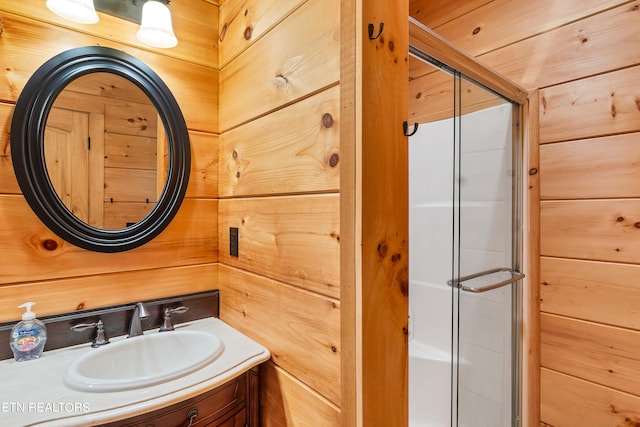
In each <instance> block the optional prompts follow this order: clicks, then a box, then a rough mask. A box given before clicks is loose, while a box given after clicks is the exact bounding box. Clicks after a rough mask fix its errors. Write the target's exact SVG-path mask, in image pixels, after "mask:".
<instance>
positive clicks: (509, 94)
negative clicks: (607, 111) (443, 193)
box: [409, 17, 528, 427]
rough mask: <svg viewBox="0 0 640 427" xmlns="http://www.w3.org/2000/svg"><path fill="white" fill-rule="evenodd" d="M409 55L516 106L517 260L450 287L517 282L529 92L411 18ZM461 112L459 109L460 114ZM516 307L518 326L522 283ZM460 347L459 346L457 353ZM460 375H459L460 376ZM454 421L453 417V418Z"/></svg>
mask: <svg viewBox="0 0 640 427" xmlns="http://www.w3.org/2000/svg"><path fill="white" fill-rule="evenodd" d="M409 54H410V55H412V56H415V57H416V58H418V59H421V60H423V61H426V62H428V63H430V64H432V65H434V66H436V67H437V68H440V69H442V70H443V71H445V72H448V73H450V74H452V75H453V76H454V78H456V79H461V78H465V79H466V80H469V81H471V82H473V83H475V84H477V85H478V86H480V87H482V88H484V89H486V90H488V91H490V92H493V93H495V94H496V95H498V96H500V97H502V98H504V99H505V100H506V101H508V102H510V103H512V104H513V105H514V107H513V108H514V110H515V113H516V114H514V115H513V123H514V124H513V126H514V128H513V131H512V138H513V141H514V143H513V146H512V148H513V151H512V156H513V158H512V165H513V166H514V175H513V176H514V185H513V188H512V197H513V206H512V215H513V217H512V234H511V235H512V249H513V255H512V258H513V261H512V267H511V268H510V269H495V270H490V271H488V272H481V273H477V274H473V275H470V276H465V277H458V278H454V279H452V280H450V281H448V284H449V285H450V286H455V287H459V288H460V290H463V291H467V292H482V291H485V290H490V289H495V288H498V287H501V286H506V285H509V284H514V283H516V284H517V282H519V281H521V280H522V279H523V278H524V274H522V273H520V271H521V266H522V263H523V259H522V258H523V257H522V254H523V239H522V218H523V215H522V190H521V180H522V164H523V149H522V145H523V133H522V131H523V117H524V115H523V110H524V106H525V105H526V103H527V100H528V93H527V91H526V90H524V89H523V88H521V87H519V86H518V85H516V84H514V83H512V82H511V81H509V80H507V79H505V78H504V77H502V76H500V75H499V74H497V73H495V72H494V71H492V70H490V69H488V68H486V67H484V66H483V65H481V64H479V63H478V62H477V61H476V60H475V59H474V58H472V57H470V56H468V55H466V54H464V53H463V52H460V51H458V50H457V49H456V48H455V47H453V46H452V45H450V44H449V43H448V42H446V41H445V40H444V39H442V38H441V37H440V36H438V35H437V34H435V33H434V32H433V31H432V30H431V29H429V28H428V27H425V26H424V25H422V24H421V23H420V22H418V21H417V20H415V19H413V18H411V17H410V18H409ZM455 109H456V108H454V110H455ZM458 112H459V111H456V114H457V113H458ZM498 270H500V271H503V270H510V271H511V273H512V278H511V279H509V280H505V281H502V282H500V283H497V284H494V285H493V286H489V287H487V288H486V289H485V288H483V289H474V288H465V287H464V286H463V285H462V282H464V281H466V280H470V279H472V278H476V277H479V276H482V275H484V274H490V273H495V272H496V271H498ZM511 295H512V309H513V316H514V317H513V319H512V322H513V324H515V325H521V324H522V295H523V293H522V291H521V287H520V286H517V285H516V286H514V287H513V288H512V293H511ZM511 338H512V343H514V345H513V346H512V349H511V350H512V363H513V365H512V371H513V378H512V401H511V406H512V411H511V413H512V423H513V424H512V427H518V426H520V425H521V421H522V420H521V407H522V394H521V384H522V381H521V376H522V363H521V358H522V342H521V341H522V340H521V338H522V337H521V334H520V330H519V329H518V328H515V327H512V337H511ZM457 351H458V350H457V349H456V352H457ZM456 377H457V375H456ZM452 390H453V389H452ZM452 421H453V419H452Z"/></svg>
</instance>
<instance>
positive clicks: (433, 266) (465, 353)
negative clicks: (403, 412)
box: [409, 104, 512, 427]
mask: <svg viewBox="0 0 640 427" xmlns="http://www.w3.org/2000/svg"><path fill="white" fill-rule="evenodd" d="M511 112H512V107H511V105H510V104H503V105H501V106H498V107H493V108H490V109H486V110H483V111H478V112H475V113H471V114H468V115H465V116H463V117H462V119H461V128H462V129H461V130H462V131H461V141H462V143H461V144H462V147H461V148H462V160H461V171H462V173H461V175H460V176H459V177H455V179H456V180H457V179H458V178H459V179H460V196H461V206H462V207H461V213H460V225H461V230H460V253H461V256H460V258H461V272H460V274H461V275H467V274H472V273H476V272H479V271H484V270H488V269H490V268H494V267H509V266H510V265H511V233H510V231H511V221H512V217H511V209H512V208H511V204H512V203H511V197H512V194H511V188H512V183H511V180H512V152H511V140H512V137H511V131H512V125H511ZM453 135H454V124H453V121H452V120H442V121H438V122H433V123H428V124H421V125H420V127H419V128H418V132H417V133H416V135H414V136H412V137H411V138H410V141H409V207H410V209H409V229H410V240H409V275H410V282H411V284H412V287H411V288H410V291H409V292H410V294H409V295H410V301H409V303H410V306H411V310H412V316H413V319H412V320H413V333H412V340H419V341H422V340H426V341H427V343H428V344H429V345H434V346H436V347H439V348H444V349H445V350H447V351H451V316H452V309H451V307H450V306H447V304H444V305H443V304H442V302H441V301H440V299H441V298H440V299H439V298H437V297H436V296H435V295H433V296H429V295H428V292H429V291H428V289H429V287H426V288H425V287H421V288H420V290H418V289H417V286H413V285H414V284H415V283H429V284H430V285H431V289H442V288H446V287H447V285H446V281H447V280H448V279H450V278H451V277H452V250H453V241H452V229H453V212H452V209H453V207H452V198H453V182H454V176H453V161H454V150H453ZM455 275H457V272H456V273H455ZM414 288H415V289H414ZM424 289H427V291H425V290H424ZM412 290H415V291H416V292H415V295H414V294H412ZM431 292H433V290H432V291H431ZM435 301H438V303H437V306H435V305H434V303H435ZM424 311H426V312H427V314H425V313H424ZM510 321H511V293H510V289H509V288H502V289H499V290H496V291H491V292H487V293H483V294H470V293H462V294H461V299H460V332H459V334H460V335H459V339H460V357H461V359H462V360H464V363H461V365H460V376H459V390H458V391H459V414H460V419H459V421H460V425H468V426H474V427H482V426H497V425H509V421H508V417H510V409H511V402H510V399H509V396H510V394H511V389H510V387H511V369H510V357H511V329H510V327H511V325H510ZM443 346H444V347H443ZM409 376H410V377H411V376H412V372H411V371H410V372H409ZM410 381H411V380H410ZM425 381H429V379H425ZM432 386H433V387H439V385H436V384H433V385H432ZM440 387H443V388H449V387H450V385H440ZM414 400H415V399H414ZM410 401H411V399H410ZM427 422H428V420H427Z"/></svg>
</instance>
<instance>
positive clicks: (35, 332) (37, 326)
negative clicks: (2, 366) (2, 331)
mask: <svg viewBox="0 0 640 427" xmlns="http://www.w3.org/2000/svg"><path fill="white" fill-rule="evenodd" d="M32 305H35V302H25V303H24V304H22V305H19V306H18V308H26V311H25V312H24V313H23V314H22V321H21V322H18V324H17V325H15V326H14V327H13V329H11V337H10V340H11V350H12V351H13V356H14V357H15V359H16V361H18V362H22V361H23V360H32V359H37V358H39V357H40V356H41V355H42V351H43V350H44V344H45V343H46V342H47V327H46V326H45V325H44V323H42V322H41V321H40V320H38V319H36V314H35V313H34V312H33V311H31V306H32Z"/></svg>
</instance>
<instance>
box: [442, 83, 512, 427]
mask: <svg viewBox="0 0 640 427" xmlns="http://www.w3.org/2000/svg"><path fill="white" fill-rule="evenodd" d="M455 92H456V100H457V102H456V109H457V112H456V113H457V114H456V115H455V119H454V122H456V131H455V134H456V138H455V150H454V151H455V154H454V183H453V189H454V190H453V193H454V196H453V199H454V202H453V211H452V215H453V233H452V237H453V244H452V246H453V254H452V255H453V256H452V260H453V262H452V278H451V280H450V281H449V282H448V284H449V285H450V286H451V287H452V350H453V351H452V354H453V358H454V360H453V367H454V369H453V370H452V380H453V385H452V387H453V392H452V399H454V401H453V402H452V425H454V426H466V427H496V426H505V427H506V426H517V425H518V409H519V405H518V384H517V379H518V378H519V372H518V371H519V369H518V366H517V365H518V363H517V361H518V355H519V348H518V346H519V340H518V326H517V325H518V324H519V322H518V320H519V319H518V317H519V295H518V292H519V288H518V286H517V285H518V280H519V279H521V278H522V275H521V274H520V273H519V272H518V270H519V259H518V256H517V255H518V254H519V250H518V246H519V233H518V230H517V228H516V226H517V224H518V223H519V221H518V216H519V215H518V205H517V204H516V203H515V202H516V201H517V200H518V198H519V197H518V194H517V191H518V183H517V177H518V170H517V169H518V162H517V158H518V154H519V153H517V152H514V147H517V144H514V135H517V132H515V129H516V125H517V122H516V120H517V118H518V107H517V106H514V105H513V104H512V103H511V102H509V101H507V100H505V99H504V98H502V97H500V96H498V95H496V94H495V93H493V92H491V91H489V90H487V89H485V88H483V87H481V86H479V85H477V84H475V83H474V82H472V81H469V80H467V79H465V78H464V76H460V77H459V78H458V79H457V80H456V90H455Z"/></svg>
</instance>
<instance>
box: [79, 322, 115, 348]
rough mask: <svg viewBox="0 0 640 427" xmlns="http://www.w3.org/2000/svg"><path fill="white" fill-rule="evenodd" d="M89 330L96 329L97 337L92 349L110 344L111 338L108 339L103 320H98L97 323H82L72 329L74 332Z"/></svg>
mask: <svg viewBox="0 0 640 427" xmlns="http://www.w3.org/2000/svg"><path fill="white" fill-rule="evenodd" d="M89 328H96V337H95V338H94V339H93V342H92V343H91V347H93V348H96V347H100V346H101V345H105V344H109V338H107V334H106V333H105V332H104V323H102V320H98V321H97V322H95V323H80V324H78V325H74V326H72V327H71V328H70V329H71V330H72V331H76V332H80V331H85V330H87V329H89Z"/></svg>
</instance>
